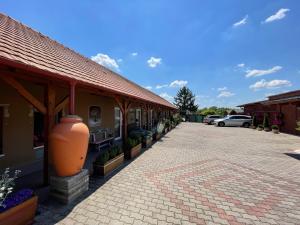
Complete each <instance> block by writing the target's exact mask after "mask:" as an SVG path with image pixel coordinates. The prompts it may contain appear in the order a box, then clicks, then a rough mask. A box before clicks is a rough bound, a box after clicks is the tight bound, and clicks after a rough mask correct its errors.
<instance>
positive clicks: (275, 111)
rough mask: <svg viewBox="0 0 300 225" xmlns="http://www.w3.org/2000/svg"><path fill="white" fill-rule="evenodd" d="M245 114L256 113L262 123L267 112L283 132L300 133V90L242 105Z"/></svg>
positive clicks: (271, 121)
mask: <svg viewBox="0 0 300 225" xmlns="http://www.w3.org/2000/svg"><path fill="white" fill-rule="evenodd" d="M239 107H242V108H243V109H244V112H245V114H248V115H251V116H253V115H256V117H257V119H258V122H259V123H262V121H263V117H264V114H265V113H267V114H268V115H269V118H270V123H271V125H273V124H276V125H278V126H279V129H280V131H281V132H284V133H289V134H296V135H299V134H300V133H299V131H297V130H296V129H295V128H296V126H297V121H299V120H300V90H297V91H291V92H286V93H282V94H278V95H272V96H269V97H268V99H267V100H265V101H258V102H252V103H247V104H243V105H240V106H239Z"/></svg>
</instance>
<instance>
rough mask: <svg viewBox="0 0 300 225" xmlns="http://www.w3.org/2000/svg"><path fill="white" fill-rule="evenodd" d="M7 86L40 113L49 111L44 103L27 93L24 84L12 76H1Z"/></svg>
mask: <svg viewBox="0 0 300 225" xmlns="http://www.w3.org/2000/svg"><path fill="white" fill-rule="evenodd" d="M0 78H2V79H3V80H4V81H5V82H6V83H7V84H9V85H10V86H11V87H12V88H14V89H15V90H16V91H17V92H18V93H19V94H20V95H21V96H22V97H24V98H25V100H26V101H28V102H29V103H30V104H31V105H33V107H34V108H36V109H37V110H38V111H39V112H41V113H43V114H46V112H47V109H46V107H45V105H44V104H43V103H41V102H40V101H39V100H38V99H36V98H35V97H34V96H33V95H32V94H31V93H30V92H29V91H27V90H26V89H25V88H24V86H23V85H22V84H20V83H19V82H18V81H17V80H16V79H15V78H13V77H11V76H0Z"/></svg>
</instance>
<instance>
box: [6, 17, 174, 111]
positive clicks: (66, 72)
mask: <svg viewBox="0 0 300 225" xmlns="http://www.w3.org/2000/svg"><path fill="white" fill-rule="evenodd" d="M0 58H2V59H5V60H9V61H12V62H15V63H17V64H19V65H21V66H22V65H23V66H24V65H26V66H27V67H30V68H31V67H32V68H36V69H39V70H41V71H44V72H47V73H49V74H55V75H56V76H57V77H58V78H59V77H61V78H67V79H72V80H76V81H78V82H80V83H83V84H87V85H91V86H94V87H95V86H97V87H99V88H101V89H106V90H108V91H112V92H115V93H119V94H121V95H126V96H130V97H134V98H138V99H142V100H144V101H148V102H152V103H157V104H160V105H163V106H167V107H170V108H175V106H174V105H172V104H171V103H170V102H168V101H167V100H165V99H163V98H161V97H160V96H158V95H156V94H154V93H153V92H151V91H149V90H147V89H145V88H143V87H141V86H139V85H137V84H135V83H133V82H131V81H129V80H127V79H126V78H124V77H122V76H120V75H118V74H117V73H115V72H113V71H111V70H109V69H107V68H105V67H104V66H101V65H99V64H98V63H96V62H94V61H92V60H90V59H88V58H86V57H84V56H82V55H80V54H78V53H76V52H75V51H73V50H71V49H69V48H66V47H64V46H63V45H61V44H59V43H57V42H56V41H54V40H52V39H50V38H48V37H46V36H44V35H42V34H41V33H39V32H36V31H34V30H33V29H31V28H29V27H27V26H25V25H23V24H21V23H20V22H18V21H15V20H13V19H11V18H10V17H8V16H6V15H3V14H1V13H0Z"/></svg>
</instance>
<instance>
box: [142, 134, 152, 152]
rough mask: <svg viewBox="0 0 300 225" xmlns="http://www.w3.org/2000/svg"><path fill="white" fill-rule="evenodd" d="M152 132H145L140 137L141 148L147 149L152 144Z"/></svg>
mask: <svg viewBox="0 0 300 225" xmlns="http://www.w3.org/2000/svg"><path fill="white" fill-rule="evenodd" d="M152 135H153V134H152V132H151V131H145V132H144V134H143V136H142V147H143V148H148V147H150V146H151V144H152Z"/></svg>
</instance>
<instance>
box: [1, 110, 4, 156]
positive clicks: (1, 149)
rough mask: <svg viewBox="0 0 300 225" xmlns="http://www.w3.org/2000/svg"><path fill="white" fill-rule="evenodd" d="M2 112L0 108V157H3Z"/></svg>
mask: <svg viewBox="0 0 300 225" xmlns="http://www.w3.org/2000/svg"><path fill="white" fill-rule="evenodd" d="M3 118H4V110H3V107H0V155H3V123H4V121H3V120H4V119H3Z"/></svg>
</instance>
